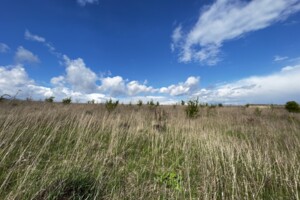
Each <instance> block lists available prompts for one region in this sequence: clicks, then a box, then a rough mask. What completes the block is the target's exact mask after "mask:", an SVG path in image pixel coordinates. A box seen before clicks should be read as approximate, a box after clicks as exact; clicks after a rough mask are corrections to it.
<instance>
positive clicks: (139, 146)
mask: <svg viewBox="0 0 300 200" xmlns="http://www.w3.org/2000/svg"><path fill="white" fill-rule="evenodd" d="M185 109H186V106H180V105H177V106H157V107H156V106H148V105H143V106H137V105H118V106H117V108H116V109H115V110H113V111H111V112H108V110H107V109H106V107H105V105H99V104H69V105H63V104H61V103H48V102H26V101H18V102H6V101H5V102H0V199H1V200H2V199H3V200H11V199H17V200H19V199H20V200H23V199H25V200H27V199H34V200H40V199H151V200H152V199H179V200H181V199H201V200H202V199H209V200H210V199H255V200H256V199H287V200H293V199H294V200H299V199H300V114H299V113H288V112H287V111H286V110H285V109H284V108H283V107H275V108H265V109H256V108H251V107H249V108H246V107H245V106H236V107H235V106H224V107H201V108H200V109H199V116H198V117H196V118H192V119H190V118H188V117H187V116H186V112H185Z"/></svg>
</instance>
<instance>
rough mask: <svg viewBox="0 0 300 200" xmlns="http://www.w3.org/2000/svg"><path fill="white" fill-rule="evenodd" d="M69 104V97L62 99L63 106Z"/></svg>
mask: <svg viewBox="0 0 300 200" xmlns="http://www.w3.org/2000/svg"><path fill="white" fill-rule="evenodd" d="M71 102H72V99H71V97H69V98H64V99H63V100H62V103H63V104H70V103H71Z"/></svg>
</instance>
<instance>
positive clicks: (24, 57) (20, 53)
mask: <svg viewBox="0 0 300 200" xmlns="http://www.w3.org/2000/svg"><path fill="white" fill-rule="evenodd" d="M15 61H16V62H17V63H24V62H28V63H38V62H40V60H39V58H38V56H37V55H34V54H33V53H32V52H31V51H29V50H27V49H25V48H24V47H22V46H19V47H18V49H17V52H16V54H15Z"/></svg>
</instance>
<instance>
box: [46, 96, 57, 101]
mask: <svg viewBox="0 0 300 200" xmlns="http://www.w3.org/2000/svg"><path fill="white" fill-rule="evenodd" d="M54 98H55V97H53V96H52V97H48V98H46V99H45V102H49V103H52V102H53V101H54Z"/></svg>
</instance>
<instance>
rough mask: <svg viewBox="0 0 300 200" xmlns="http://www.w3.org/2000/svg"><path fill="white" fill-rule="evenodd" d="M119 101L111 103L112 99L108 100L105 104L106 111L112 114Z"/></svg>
mask: <svg viewBox="0 0 300 200" xmlns="http://www.w3.org/2000/svg"><path fill="white" fill-rule="evenodd" d="M118 104H119V101H118V100H117V101H115V102H114V101H113V100H112V99H109V100H108V101H106V102H105V108H106V109H107V111H108V112H112V111H113V110H115V109H116V107H117V106H118Z"/></svg>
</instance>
